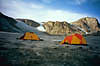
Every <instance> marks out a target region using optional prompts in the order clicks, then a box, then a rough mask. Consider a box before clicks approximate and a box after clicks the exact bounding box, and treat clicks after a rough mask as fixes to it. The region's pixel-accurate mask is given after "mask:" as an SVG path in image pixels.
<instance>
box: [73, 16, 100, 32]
mask: <svg viewBox="0 0 100 66" xmlns="http://www.w3.org/2000/svg"><path fill="white" fill-rule="evenodd" d="M72 24H73V25H76V26H79V27H80V28H82V29H84V30H85V31H86V32H88V33H93V32H97V31H100V24H99V22H98V20H97V19H96V18H91V17H85V18H81V19H79V20H77V21H75V22H72Z"/></svg>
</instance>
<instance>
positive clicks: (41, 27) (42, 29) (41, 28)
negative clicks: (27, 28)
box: [37, 24, 46, 32]
mask: <svg viewBox="0 0 100 66" xmlns="http://www.w3.org/2000/svg"><path fill="white" fill-rule="evenodd" d="M37 29H38V30H39V31H43V32H45V31H46V30H45V29H44V27H43V26H42V24H41V25H40V26H39V27H37Z"/></svg>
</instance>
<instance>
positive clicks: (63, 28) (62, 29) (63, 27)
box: [43, 21, 84, 35]
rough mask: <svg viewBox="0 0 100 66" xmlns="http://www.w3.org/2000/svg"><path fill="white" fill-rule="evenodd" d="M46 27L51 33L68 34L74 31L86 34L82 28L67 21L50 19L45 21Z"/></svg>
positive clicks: (44, 25)
mask: <svg viewBox="0 0 100 66" xmlns="http://www.w3.org/2000/svg"><path fill="white" fill-rule="evenodd" d="M43 27H44V29H45V30H46V32H47V33H48V34H51V35H65V34H66V35H68V34H72V33H81V34H84V32H82V31H81V30H80V29H78V28H77V27H76V26H73V25H71V24H69V23H67V22H65V21H64V22H59V21H56V22H53V21H48V22H44V24H43Z"/></svg>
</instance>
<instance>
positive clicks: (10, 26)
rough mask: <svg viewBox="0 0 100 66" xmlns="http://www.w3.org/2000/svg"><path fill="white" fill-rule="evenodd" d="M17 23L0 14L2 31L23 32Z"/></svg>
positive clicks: (0, 28)
mask: <svg viewBox="0 0 100 66" xmlns="http://www.w3.org/2000/svg"><path fill="white" fill-rule="evenodd" d="M16 23H17V21H16V20H14V19H13V18H11V17H8V16H5V15H3V14H2V13H1V12H0V31H7V32H22V31H21V29H20V28H19V27H17V26H16Z"/></svg>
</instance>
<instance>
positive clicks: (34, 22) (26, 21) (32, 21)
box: [16, 19, 40, 27]
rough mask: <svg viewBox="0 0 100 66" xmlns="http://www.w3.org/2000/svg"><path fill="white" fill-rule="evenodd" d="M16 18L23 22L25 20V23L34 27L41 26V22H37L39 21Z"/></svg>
mask: <svg viewBox="0 0 100 66" xmlns="http://www.w3.org/2000/svg"><path fill="white" fill-rule="evenodd" d="M16 20H19V21H22V22H24V23H25V24H27V25H29V26H32V27H38V26H40V24H39V23H37V22H36V21H34V20H30V19H16Z"/></svg>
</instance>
